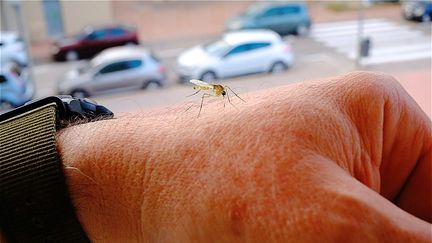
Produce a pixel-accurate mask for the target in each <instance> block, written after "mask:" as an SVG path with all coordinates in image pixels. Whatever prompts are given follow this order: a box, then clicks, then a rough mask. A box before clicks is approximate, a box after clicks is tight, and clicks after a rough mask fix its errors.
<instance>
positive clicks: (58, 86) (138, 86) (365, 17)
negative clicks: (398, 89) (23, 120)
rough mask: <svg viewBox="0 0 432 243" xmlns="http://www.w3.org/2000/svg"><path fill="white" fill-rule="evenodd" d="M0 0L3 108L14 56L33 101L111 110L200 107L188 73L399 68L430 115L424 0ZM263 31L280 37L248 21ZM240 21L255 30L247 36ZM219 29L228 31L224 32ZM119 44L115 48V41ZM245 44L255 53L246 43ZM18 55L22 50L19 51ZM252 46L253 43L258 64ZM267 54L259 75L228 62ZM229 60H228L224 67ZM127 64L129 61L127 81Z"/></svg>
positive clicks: (298, 76) (394, 71) (258, 78)
mask: <svg viewBox="0 0 432 243" xmlns="http://www.w3.org/2000/svg"><path fill="white" fill-rule="evenodd" d="M0 3H1V5H0V6H1V12H0V13H1V18H0V21H1V22H0V24H1V34H0V42H1V43H0V44H1V45H0V48H1V49H0V56H1V57H2V58H1V66H2V71H1V72H2V73H1V75H3V78H2V76H1V75H0V102H2V108H3V109H4V110H5V109H10V108H11V107H13V106H16V105H17V104H18V103H19V102H15V103H14V101H10V100H7V99H9V97H12V95H11V96H7V95H6V93H7V92H11V91H10V89H9V88H8V87H6V83H8V82H12V81H9V80H8V78H9V79H10V80H15V78H14V75H10V74H9V73H10V72H11V71H10V70H11V69H10V66H11V65H12V66H19V68H18V69H20V71H18V72H17V73H18V75H15V76H19V78H21V79H24V80H23V81H16V82H23V83H25V84H26V85H28V86H29V87H30V86H32V85H31V84H29V83H33V84H34V86H32V87H34V92H32V95H33V96H32V97H34V98H40V97H44V96H48V95H55V94H59V93H62V94H68V93H73V94H74V95H77V96H78V95H79V96H90V98H91V99H94V100H96V101H97V102H99V103H101V104H104V105H105V106H107V107H109V108H110V109H111V110H113V111H114V112H116V113H117V114H121V113H122V112H129V111H143V110H145V109H147V108H150V107H156V106H166V105H172V104H176V103H182V102H196V103H197V104H199V102H200V96H198V95H197V96H192V97H189V98H186V96H187V95H190V94H191V93H193V89H192V88H191V85H190V84H188V82H184V81H185V79H188V78H197V79H206V80H205V81H208V82H214V83H223V84H226V85H229V86H230V87H232V88H233V89H234V90H235V91H236V92H238V93H239V94H242V93H247V92H250V91H253V90H258V89H264V88H269V87H275V86H279V85H284V84H289V83H294V82H302V81H305V80H309V79H317V78H325V77H328V76H334V75H338V74H343V73H346V72H349V71H354V70H370V71H380V72H385V73H388V74H391V75H393V76H394V77H396V78H397V79H398V80H399V82H400V83H401V84H402V85H403V86H404V87H405V88H406V89H407V91H408V92H409V93H410V94H411V95H412V96H413V97H414V98H415V100H416V101H417V103H418V104H419V105H420V106H421V107H422V109H423V110H424V111H425V112H426V113H427V114H428V115H429V117H431V113H432V111H431V92H432V88H431V75H432V74H431V57H432V47H431V45H432V44H431V14H432V2H431V1H405V2H400V1H302V2H298V1H296V2H282V1H277V2H270V1H221V2H219V1H208V2H207V1H205V2H195V1H164V0H160V1H151V2H150V1H111V0H105V1H73V2H72V1H66V0H40V1H19V0H1V2H0ZM254 6H255V7H254ZM256 6H258V7H256ZM272 11H273V12H272ZM277 11H279V12H277ZM283 11H286V12H283ZM428 11H429V12H428ZM279 15H280V16H282V17H278V16H279ZM270 18H271V20H268V19H270ZM293 19H296V20H293ZM266 21H267V22H266ZM284 21H285V22H284ZM289 21H293V23H296V24H291V25H290V22H289ZM270 22H271V23H272V24H273V27H272V26H271V25H270V24H269V23H270ZM269 26H270V27H269ZM274 26H276V27H274ZM288 26H290V28H291V29H290V28H288ZM262 28H268V29H272V30H273V31H275V32H277V33H278V34H280V35H281V37H279V35H278V34H275V35H273V33H275V32H271V33H270V32H266V31H258V30H257V29H262ZM248 29H252V30H249V34H247V33H246V34H245V33H244V32H245V31H246V32H248ZM285 30H286V33H285V32H283V31H285ZM104 31H105V32H104ZM228 31H229V33H234V34H235V33H237V35H232V36H229V35H230V34H225V35H224V33H227V32H228ZM107 33H108V34H107ZM109 33H112V35H113V36H115V35H116V34H117V35H118V36H121V37H112V38H114V39H115V38H117V39H118V40H119V41H120V38H124V39H122V42H118V43H120V44H118V43H117V44H115V45H114V44H112V43H114V41H113V39H110V40H108V41H105V40H103V39H104V38H105V36H106V35H109ZM243 35H244V36H243ZM224 36H225V37H224ZM274 36H277V37H274ZM8 38H10V39H16V42H19V43H21V44H20V45H19V47H17V49H13V47H8V46H7V45H8V44H7V41H8V40H7V39H8ZM278 38H280V40H279V39H278ZM218 40H219V41H218ZM102 41H105V42H109V43H111V44H112V45H111V44H110V45H111V46H109V45H106V46H105V47H104V48H103V49H104V50H103V51H102V49H101V50H99V49H97V48H99V47H98V46H97V45H96V44H95V43H99V44H98V45H102V44H100V43H102ZM231 41H232V42H231ZM245 41H249V42H248V43H246V42H245ZM12 42H13V40H12ZM89 43H90V44H89ZM221 43H222V44H223V45H222V44H221ZM227 43H228V44H227ZM245 43H246V44H247V48H249V49H248V50H246V51H244V50H243V52H246V54H245V53H240V54H236V55H237V56H239V55H245V57H244V58H245V59H246V60H247V61H248V62H245V61H244V60H243V62H241V61H236V62H234V59H235V58H239V57H237V56H234V52H233V50H234V48H235V47H236V46H235V45H238V46H237V47H239V46H241V45H242V47H244V46H246V44H245ZM87 44H88V45H92V46H90V47H86V48H88V49H89V50H90V51H95V52H96V51H97V53H91V54H88V53H90V52H89V51H88V50H87V52H84V51H83V50H84V49H83V48H84V47H83V46H85V45H87ZM10 45H12V44H10ZM118 45H121V46H122V47H112V46H118ZM221 45H222V47H221ZM253 45H255V46H256V47H253V48H257V50H252V49H253V48H252V47H251V46H253ZM259 45H261V46H259ZM258 46H259V47H258ZM108 47H109V48H108ZM194 47H195V49H194ZM7 48H9V49H12V51H10V50H8V49H7ZM74 48H75V49H74ZM79 48H81V49H79ZM191 48H192V49H191ZM218 48H219V49H220V50H219V49H218ZM230 48H232V49H230ZM264 48H269V49H268V50H267V49H264ZM270 48H273V49H270ZM278 48H279V49H278ZM264 50H267V51H264ZM100 51H102V52H100ZM260 51H261V52H262V53H261V54H259V53H258V52H260ZM19 52H25V54H26V55H29V58H27V59H26V58H25V57H20V56H18V54H19ZM205 52H208V53H207V54H206V53H205ZM213 52H214V53H217V54H212V53H213ZM252 52H257V54H256V55H255V56H257V57H256V58H257V61H254V60H253V58H254V57H252V54H251V53H252ZM98 53H100V54H98ZM209 53H210V54H209ZM220 53H222V54H220ZM248 53H249V54H248ZM87 54H88V55H87ZM258 54H259V55H258ZM281 54H283V55H284V56H280V55H281ZM212 55H213V56H212ZM218 55H219V56H218ZM246 55H250V57H246ZM93 56H96V57H95V58H94V59H91V61H90V62H89V61H88V60H89V58H92V57H93ZM138 56H139V57H138ZM258 56H259V57H258ZM141 57H142V58H141ZM128 58H129V59H128ZM137 58H138V59H137ZM206 58H207V59H209V60H207V59H206ZM271 58H273V59H271ZM126 59H127V60H126ZM267 59H268V60H269V61H268V64H266V66H263V68H261V69H260V68H258V66H257V70H256V71H257V72H255V70H251V69H250V70H248V71H245V72H240V71H239V72H238V73H236V72H235V70H234V69H235V68H236V66H235V65H238V66H243V67H244V66H248V65H249V64H250V66H251V67H252V66H253V65H255V63H254V62H258V63H264V62H267V61H264V60H267ZM125 60H126V61H125ZM228 61H232V62H231V63H237V64H226V63H225V64H224V62H228ZM9 63H12V64H9ZM244 63H246V65H245V64H244ZM109 65H111V66H109ZM122 65H123V66H124V67H123V66H122ZM223 65H225V66H223ZM233 65H234V66H233ZM263 65H264V64H263ZM120 66H121V67H120ZM220 67H223V69H228V68H233V71H232V73H231V74H232V75H229V74H226V75H225V74H224V73H223V70H222V71H220ZM13 68H14V69H12V70H16V69H17V68H15V67H13ZM138 69H140V72H138ZM128 70H135V71H134V73H131V74H130V76H131V77H133V78H131V79H130V80H128V78H127V77H128V75H129V74H127V72H128ZM184 70H186V71H184ZM116 72H117V73H119V74H118V75H117V74H116ZM151 72H153V74H152V73H151ZM258 72H259V73H258ZM14 73H16V72H15V71H14ZM23 73H25V75H23ZM122 73H123V74H122ZM250 73H253V74H250ZM246 74H247V75H246ZM110 75H111V76H110ZM115 75H117V76H115ZM140 75H141V76H140ZM116 77H120V79H121V81H117V80H115V78H116ZM2 80H3V81H2ZM137 80H138V81H139V82H140V83H137V82H138V81H137ZM186 81H187V80H186ZM103 82H105V83H103ZM116 82H117V83H118V82H123V83H122V85H123V86H121V85H120V86H118V85H117V83H116ZM127 82H129V84H130V86H127V85H125V84H126V83H127ZM134 82H135V83H134ZM89 83H90V84H89ZM94 83H98V86H97V88H96V86H94V85H93V84H94ZM1 85H3V87H2V86H1ZM9 85H10V84H9ZM116 85H117V86H116ZM29 89H30V88H27V90H29ZM98 89H100V90H98ZM8 90H9V91H8ZM99 91H101V92H99ZM27 93H28V92H27ZM14 97H15V96H14ZM27 98H28V97H27ZM10 99H11V100H12V99H19V98H16V97H15V98H10ZM24 99H26V98H24ZM0 112H1V111H0Z"/></svg>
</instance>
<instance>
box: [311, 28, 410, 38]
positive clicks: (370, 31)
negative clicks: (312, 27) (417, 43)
mask: <svg viewBox="0 0 432 243" xmlns="http://www.w3.org/2000/svg"><path fill="white" fill-rule="evenodd" d="M395 30H409V28H408V27H405V26H403V27H400V26H396V25H394V26H384V27H377V28H370V29H367V28H365V29H364V31H363V34H365V35H368V34H373V33H378V34H381V33H383V32H391V31H395ZM357 33H358V30H357V29H356V28H355V29H348V30H345V31H337V32H330V33H320V34H314V33H312V36H314V37H317V38H327V37H334V36H347V35H354V36H356V35H357Z"/></svg>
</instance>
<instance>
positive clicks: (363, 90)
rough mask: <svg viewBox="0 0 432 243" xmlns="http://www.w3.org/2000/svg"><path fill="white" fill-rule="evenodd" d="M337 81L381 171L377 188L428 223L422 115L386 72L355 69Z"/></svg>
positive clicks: (426, 133)
mask: <svg viewBox="0 0 432 243" xmlns="http://www.w3.org/2000/svg"><path fill="white" fill-rule="evenodd" d="M338 83H339V85H338V86H337V89H339V90H338V91H339V92H335V93H337V94H339V95H337V96H338V97H339V98H336V99H339V103H341V104H342V107H343V109H344V110H346V111H347V114H348V116H349V117H350V119H351V120H352V121H353V124H354V126H355V127H356V128H357V130H358V131H359V134H360V136H361V140H362V142H363V146H364V148H365V149H366V150H367V154H368V155H369V156H370V159H371V160H372V167H374V166H377V167H378V168H379V170H380V177H381V178H380V179H381V180H380V182H381V185H380V189H379V192H380V193H381V194H382V195H383V196H385V197H386V198H388V199H389V200H391V201H393V202H394V203H396V204H397V205H399V206H400V207H401V208H403V209H405V210H406V211H408V212H410V213H412V214H414V215H416V216H418V217H420V218H422V219H425V220H427V221H429V222H431V214H432V203H431V197H432V195H431V194H432V185H431V179H430V178H431V172H432V171H431V163H432V161H431V144H432V141H431V123H430V120H429V119H428V117H427V116H426V114H425V113H424V112H423V111H422V110H421V109H420V107H419V106H418V105H417V104H416V103H415V101H414V100H413V99H412V98H411V97H410V96H409V95H408V93H407V92H406V91H405V90H404V89H403V88H402V87H401V86H400V85H399V83H398V82H397V81H396V80H394V79H393V78H392V77H390V76H387V75H383V74H374V73H367V72H357V73H352V74H349V75H346V76H342V77H340V78H339V80H338ZM342 101H343V102H342ZM359 176H360V177H361V176H362V175H359Z"/></svg>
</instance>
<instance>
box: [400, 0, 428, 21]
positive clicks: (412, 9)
mask: <svg viewBox="0 0 432 243" xmlns="http://www.w3.org/2000/svg"><path fill="white" fill-rule="evenodd" d="M402 13H403V15H404V17H405V19H408V20H415V21H422V22H427V21H431V19H432V1H430V0H429V1H427V0H426V1H424V0H416V1H413V0H411V1H405V2H403V4H402Z"/></svg>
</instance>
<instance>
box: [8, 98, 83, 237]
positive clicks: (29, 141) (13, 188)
mask: <svg viewBox="0 0 432 243" xmlns="http://www.w3.org/2000/svg"><path fill="white" fill-rule="evenodd" d="M58 122H59V121H58V119H57V110H56V105H55V104H54V103H53V104H48V105H45V106H42V107H39V108H37V109H35V110H32V111H29V112H27V113H23V114H20V115H18V116H15V117H13V118H10V119H8V120H5V121H0V223H1V227H2V229H3V233H4V234H5V237H6V240H7V241H8V242H66V243H67V242H74V243H75V242H76V243H80V242H90V241H89V239H88V238H87V236H86V233H85V232H84V230H83V228H82V226H81V224H80V223H79V222H78V219H77V217H76V214H75V210H74V208H73V205H72V202H71V199H70V197H69V194H68V191H67V186H66V181H65V176H64V173H63V169H62V164H61V162H60V159H59V156H58V153H57V150H56V139H55V136H56V126H57V125H58Z"/></svg>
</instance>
